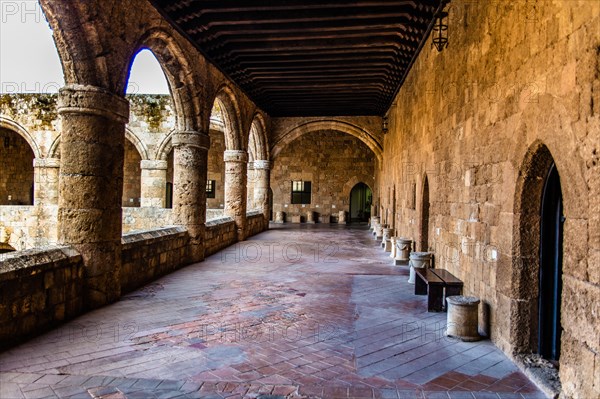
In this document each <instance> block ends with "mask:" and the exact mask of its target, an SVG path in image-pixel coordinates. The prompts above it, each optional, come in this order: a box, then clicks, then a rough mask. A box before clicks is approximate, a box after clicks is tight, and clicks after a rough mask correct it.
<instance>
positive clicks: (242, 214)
mask: <svg viewBox="0 0 600 399" xmlns="http://www.w3.org/2000/svg"><path fill="white" fill-rule="evenodd" d="M40 3H41V4H42V7H43V9H44V12H45V13H46V15H47V17H48V19H49V22H50V25H51V26H52V28H53V29H54V34H55V39H56V42H57V47H58V50H59V53H60V56H61V59H62V61H63V67H64V70H65V71H64V72H65V80H66V82H67V84H66V87H65V88H63V90H62V92H61V95H60V96H59V106H58V107H57V106H56V96H55V97H54V98H52V96H50V98H46V97H43V99H42V100H41V103H40V104H38V108H36V107H31V106H30V105H31V104H33V103H34V102H35V101H38V100H36V99H35V98H28V99H26V100H23V101H16V102H14V103H11V104H9V103H8V101H6V100H5V99H3V101H0V107H1V109H2V113H3V114H2V116H1V117H0V127H1V128H2V129H3V130H2V134H5V132H6V131H7V129H8V130H10V131H11V133H10V134H11V135H12V136H15V135H16V134H18V135H19V136H20V137H21V138H22V140H21V141H19V140H15V141H14V142H15V143H20V144H19V146H20V147H19V148H20V150H19V153H20V154H21V155H20V156H19V159H21V160H25V159H26V160H27V162H29V168H28V172H27V173H29V175H28V176H29V178H30V177H31V171H33V179H34V182H35V184H36V185H37V187H36V189H35V190H34V202H35V203H36V204H35V205H34V206H14V207H0V215H1V216H2V222H3V223H6V224H7V227H4V230H1V229H0V233H1V234H0V237H2V238H3V240H5V241H6V242H5V243H1V242H0V244H6V245H13V246H15V245H16V243H17V242H26V245H28V246H30V247H31V246H36V245H40V244H43V243H42V242H40V241H39V240H33V239H32V240H28V236H31V235H37V236H38V237H41V236H44V237H46V236H47V237H50V238H49V240H54V241H51V242H56V241H58V242H61V243H62V244H64V246H62V247H61V248H67V249H60V251H62V253H63V255H61V254H59V253H57V252H56V251H55V250H49V252H48V251H42V253H41V254H34V253H32V254H31V257H32V259H34V262H33V263H34V264H28V265H26V266H25V267H24V268H23V269H19V270H20V271H18V272H15V270H16V268H14V267H13V268H11V269H10V270H7V271H6V273H1V274H0V279H4V280H2V284H7V285H9V286H11V287H12V288H10V289H9V290H6V291H3V292H9V293H10V292H12V293H13V294H14V293H15V292H16V291H15V289H14V287H15V286H16V285H17V284H31V286H28V287H29V288H31V289H29V288H28V289H27V290H26V291H27V292H26V293H25V295H23V296H19V295H20V294H19V293H18V294H19V295H17V294H15V295H13V294H11V295H12V296H11V295H9V297H7V296H6V295H7V294H4V295H5V297H3V298H2V302H1V303H0V318H1V319H2V320H9V318H12V320H14V323H12V324H10V325H8V324H7V325H6V326H7V327H5V328H4V330H3V331H2V333H3V334H4V333H6V334H8V335H11V334H12V335H14V334H15V332H16V331H17V332H20V331H22V332H24V333H28V332H30V331H32V328H34V327H35V326H34V324H35V323H33V322H32V320H33V318H35V317H38V315H40V314H41V315H44V316H43V317H39V320H41V323H42V324H43V325H46V326H50V325H52V324H53V323H54V322H55V321H60V320H63V319H66V318H68V317H72V316H74V315H75V314H76V313H78V312H80V311H81V310H83V309H87V308H92V307H96V306H101V305H103V304H105V303H109V302H111V301H114V300H116V299H117V298H119V296H120V294H121V291H122V290H125V289H130V288H132V287H134V286H136V285H138V284H142V283H144V282H147V281H150V280H151V279H153V278H155V277H156V276H157V275H160V274H162V273H166V272H168V271H170V270H173V269H175V268H177V267H180V266H183V265H184V264H186V263H189V262H193V261H199V260H202V259H203V258H204V257H205V256H207V255H209V254H212V253H215V252H216V251H218V250H220V249H223V248H225V247H226V246H228V245H231V244H234V243H235V242H237V241H238V240H243V239H245V238H246V237H247V236H248V235H250V234H254V233H257V232H259V231H261V230H262V229H264V228H266V226H267V224H266V220H267V219H268V217H269V215H270V209H269V189H271V190H272V191H273V196H274V201H273V202H274V210H275V211H283V212H286V213H288V216H292V217H293V216H296V217H297V216H299V215H302V216H306V212H307V211H316V212H318V213H320V214H322V215H323V216H329V215H331V216H334V215H335V213H336V211H339V210H345V211H347V210H348V208H347V200H348V195H349V192H350V190H351V189H352V187H353V186H354V185H355V184H357V183H359V182H363V183H366V184H368V185H369V186H370V187H371V188H372V189H373V192H374V196H373V200H374V206H373V212H374V213H375V214H377V215H379V216H381V218H382V220H383V222H384V223H388V224H390V225H391V226H392V227H393V230H394V233H395V235H396V236H402V237H407V238H410V239H412V240H413V241H414V242H415V247H416V249H419V250H426V249H428V250H430V251H432V252H433V254H434V259H435V262H434V263H435V266H436V267H440V268H445V269H447V270H449V271H450V272H452V273H453V274H455V275H456V276H458V277H459V278H460V279H461V280H463V281H464V283H465V289H464V292H465V294H468V295H475V296H478V297H479V298H481V300H482V306H481V307H480V314H479V323H480V326H479V329H480V331H481V332H483V333H485V334H486V335H489V336H490V338H491V339H492V340H493V341H494V342H495V343H496V344H497V345H498V346H499V347H500V348H502V349H503V350H504V351H505V352H506V353H508V354H509V355H513V356H515V357H518V356H520V355H522V354H528V353H535V352H536V351H537V329H538V327H537V322H536V321H535V320H536V319H537V307H538V298H539V296H540V292H539V289H538V285H539V249H540V248H539V241H540V239H539V236H540V234H539V233H540V203H541V192H542V189H543V182H544V179H545V177H546V175H547V172H548V170H549V168H550V165H552V164H553V163H555V165H556V168H557V170H558V173H559V176H560V183H561V188H562V197H563V200H564V204H563V205H564V209H563V213H564V216H565V223H564V242H563V250H564V253H563V269H562V276H561V281H562V284H563V288H562V296H561V308H562V319H561V324H562V328H563V331H562V339H561V356H560V362H559V366H560V368H559V370H560V379H561V383H562V389H563V394H564V396H565V397H577V398H590V397H598V396H600V380H599V378H600V377H598V376H600V355H599V354H600V340H599V338H598V337H600V318H599V317H600V316H599V315H600V310H599V308H598V306H599V304H600V155H599V154H600V147H599V143H600V50H599V49H600V5H599V4H598V3H597V2H593V1H584V0H581V1H556V2H548V1H540V2H529V1H527V2H504V1H501V2H473V1H468V0H464V1H463V0H456V1H453V2H451V3H450V5H449V12H450V15H449V24H450V31H449V32H450V43H451V44H450V47H449V48H447V49H445V50H444V51H443V52H441V53H440V52H437V51H436V50H435V49H433V48H430V47H429V46H427V45H426V46H425V47H423V49H422V51H421V53H420V55H419V56H418V58H417V59H416V61H415V63H414V65H413V66H412V69H411V71H410V73H409V74H408V76H407V79H406V81H405V82H404V84H403V86H402V87H401V89H400V91H399V92H398V94H397V96H396V98H395V100H394V101H393V103H392V105H391V107H390V108H389V110H388V111H387V113H386V116H387V117H388V120H389V129H388V132H387V134H384V132H383V131H382V118H381V117H379V116H365V117H326V118H319V117H307V118H302V117H298V118H269V117H268V115H266V114H265V113H264V112H262V111H261V110H259V109H257V107H256V105H255V104H253V103H252V101H251V100H250V99H249V98H248V97H247V96H246V95H245V94H244V93H243V92H242V91H241V90H240V89H239V88H238V87H237V86H235V84H233V83H232V82H229V81H228V79H227V78H226V77H225V76H223V75H222V74H221V72H220V71H219V70H217V69H216V68H215V67H214V66H213V65H211V64H210V63H208V62H207V61H206V60H205V59H204V58H203V57H202V56H201V55H200V54H199V53H198V52H197V51H196V48H195V47H194V46H192V45H191V44H190V43H189V42H187V40H186V39H185V38H183V37H181V36H180V35H179V34H178V33H177V32H176V31H175V30H174V29H173V28H171V26H170V25H169V24H167V23H165V21H164V19H163V18H162V16H161V15H160V14H159V13H158V12H157V11H156V10H155V9H154V8H153V7H152V6H151V5H150V4H149V3H148V2H147V1H145V0H130V1H129V2H128V4H127V9H126V10H125V9H124V8H123V6H122V5H120V4H121V3H119V4H117V2H112V1H106V2H97V1H93V2H75V3H72V4H68V2H62V1H51V0H41V1H40ZM132 10H135V11H132ZM144 46H147V47H149V48H150V49H151V50H152V51H153V52H154V53H155V54H156V56H157V58H158V59H159V61H160V62H161V65H162V66H163V68H164V71H165V75H166V76H167V79H168V81H169V84H170V86H171V91H172V93H173V98H172V100H171V101H168V100H166V99H164V98H163V99H155V101H156V102H155V108H154V111H153V112H144V111H143V110H144V109H145V105H144V104H143V103H144V101H142V100H140V99H139V98H137V100H132V99H129V101H127V99H126V97H125V96H124V95H123V93H124V87H126V83H127V76H128V68H129V64H130V60H131V58H132V57H133V56H134V55H135V54H136V53H137V51H138V50H139V49H140V48H142V47H144ZM99 48H101V49H102V53H101V55H99V53H98V51H97V50H98V49H99ZM215 101H216V102H217V103H218V104H219V108H220V110H221V112H222V113H223V121H222V127H221V128H219V129H216V131H218V132H223V133H222V135H219V134H221V133H215V129H214V127H215V124H214V123H213V124H211V120H210V116H211V112H212V110H213V108H214V104H215ZM19 104H21V105H19ZM52 104H54V105H52ZM128 107H130V108H131V110H128ZM57 110H58V112H59V113H60V114H61V118H60V121H61V122H60V123H59V119H58V118H57ZM127 123H128V125H126V124H127ZM24 126H25V127H27V128H23V127H24ZM33 126H36V127H35V128H31V127H33ZM126 126H127V127H126ZM59 131H60V134H59ZM140 131H144V134H143V139H140V140H136V137H138V138H139V137H140V134H139V132H140ZM59 136H60V137H59ZM17 139H18V138H17ZM125 140H128V142H130V143H131V145H130V144H125V143H126V141H125ZM24 143H27V144H28V145H29V147H30V149H31V152H33V158H31V153H30V152H29V150H28V149H27V147H26V146H25V144H24ZM213 144H214V147H213ZM2 145H3V142H2V141H1V140H0V149H1V147H2ZM125 147H128V148H129V154H131V151H132V150H133V148H135V150H136V152H137V153H138V154H139V156H140V161H141V162H140V164H139V168H140V170H139V171H138V173H139V176H140V183H139V184H140V186H141V188H140V197H141V201H140V205H141V207H140V208H122V207H121V206H122V205H125V204H124V203H123V195H122V193H123V189H124V187H125V191H126V192H129V191H131V193H132V194H131V195H130V194H127V196H126V197H127V198H134V197H133V196H134V195H135V194H133V192H134V191H136V190H137V186H136V185H137V184H138V183H137V182H135V181H133V180H131V181H125V180H126V179H127V178H126V175H127V173H124V168H123V165H124V162H125V160H126V159H133V157H131V156H128V155H127V153H128V152H127V151H125ZM219 154H224V155H223V158H220V157H219V156H218V155H219ZM59 158H60V160H59ZM31 161H33V165H32V164H31ZM22 164H23V165H25V164H26V162H25V161H23V163H22ZM132 164H133V163H132ZM211 165H212V166H211ZM32 166H33V167H34V168H33V169H31V167H32ZM59 166H60V169H59ZM213 166H215V167H214V169H211V168H213ZM13 169H14V168H13ZM23 170H25V169H23ZM59 170H60V176H59ZM11 173H15V170H12V169H11ZM248 177H250V178H251V182H250V183H248V181H247V180H248ZM219 178H221V179H222V184H218V186H217V187H218V190H217V195H218V196H221V195H222V197H218V198H215V200H214V201H213V205H214V206H215V207H220V204H221V203H222V204H223V208H224V209H223V211H222V212H223V214H224V215H225V216H224V217H222V218H221V219H215V220H212V221H206V216H207V215H208V214H209V212H207V209H206V208H207V202H206V198H205V197H204V192H205V185H206V180H207V179H214V180H218V179H219ZM292 180H309V181H311V182H313V201H311V204H310V206H308V205H307V206H306V207H302V206H301V205H294V206H292V205H291V204H290V200H289V198H290V190H291V181H292ZM1 181H2V180H0V182H1ZM167 182H172V183H173V185H174V195H173V209H172V210H169V209H164V208H163V207H164V205H165V197H164V191H163V189H164V187H165V186H166V183H167ZM124 183H125V184H124ZM0 189H1V186H0ZM25 189H26V187H25V186H23V187H21V188H19V190H18V191H19V192H25ZM219 190H222V192H221V193H219ZM0 195H2V192H0ZM250 197H252V198H250ZM425 199H427V200H425ZM126 203H127V205H129V204H130V202H129V201H126ZM217 204H218V205H217ZM286 204H288V206H287V207H285V205H286ZM313 204H314V205H315V206H314V208H313V207H312V205H313ZM136 205H137V204H136ZM316 205H319V207H318V208H317V207H316ZM334 206H335V208H334ZM253 207H254V208H257V209H259V211H258V212H256V211H252V212H248V211H249V210H250V209H251V208H253ZM218 212H221V211H220V210H219V211H218ZM41 219H44V220H50V221H51V223H49V225H50V226H52V223H54V225H56V223H58V226H59V227H58V229H57V228H56V227H55V228H52V227H48V226H39V224H36V221H37V220H41ZM55 220H57V222H56V221H55ZM323 220H325V219H323ZM153 222H154V223H157V224H158V225H161V226H165V225H172V224H177V225H178V226H179V227H170V228H167V229H163V230H161V231H156V229H154V230H151V231H146V232H144V233H139V234H140V235H136V236H126V237H125V238H124V237H123V235H122V232H123V231H126V230H129V229H132V228H143V227H157V226H156V225H155V226H150V225H149V223H153ZM9 223H10V226H9V225H8V224H9ZM0 227H2V226H0ZM15 227H18V228H17V229H15ZM8 228H10V229H11V231H9V229H8ZM169 229H174V230H169ZM0 248H1V247H0ZM18 249H20V248H18ZM52 251H54V252H52ZM65 251H66V252H65ZM138 251H148V253H149V254H150V255H149V259H151V262H150V263H149V264H147V265H144V262H143V261H142V260H141V258H140V256H139V253H138ZM67 252H68V253H67ZM48 254H54V255H52V256H55V258H53V257H52V256H51V255H48ZM22 255H23V254H20V253H15V254H13V255H9V257H10V258H11V259H12V257H19V256H22ZM47 257H50V258H51V259H50V261H48V259H46V258H47ZM12 262H14V261H12V260H10V261H9V262H3V263H2V267H3V268H6V264H7V263H11V264H13V263H12ZM46 263H50V264H51V265H50V266H40V265H45V264H46ZM65 264H67V266H65ZM13 266H14V264H13ZM145 266H147V267H146V269H144V267H145ZM37 268H41V269H39V270H40V271H39V275H38V274H35V275H32V274H31V273H32V272H33V271H36V270H38V269H37ZM55 268H56V270H57V271H56V273H58V274H57V275H54V274H52V273H55V272H54V269H55ZM65 268H66V269H65ZM63 269H65V270H67V269H68V270H71V272H70V278H65V279H64V284H65V287H64V288H65V290H66V291H68V292H65V294H64V298H63V296H62V294H61V293H60V289H58V288H59V287H56V284H57V281H63V280H60V278H62V277H60V276H61V273H63V272H61V270H63ZM50 270H52V273H50ZM138 270H139V271H140V272H139V273H137V271H138ZM15 273H16V274H15ZM36 273H37V272H36ZM64 273H65V276H66V274H68V273H67V272H64ZM136 273H137V274H139V279H140V280H139V281H138V280H136V278H137V277H136V276H137V275H136V276H134V274H136ZM2 276H4V277H2ZM6 276H8V277H6ZM42 276H43V280H44V281H43V284H42ZM47 276H50V277H47ZM52 276H53V277H52ZM57 276H58V277H57ZM53 278H54V280H52V279H53ZM61 284H62V283H61ZM75 286H77V287H80V288H79V289H77V288H73V287H75ZM69 287H70V288H69ZM81 287H83V288H81ZM124 287H125V288H124ZM61 289H62V288H61ZM43 298H50V299H47V300H46V299H43ZM7 301H13V302H15V303H18V304H19V305H18V306H16V307H13V308H11V309H10V310H9V309H8V307H7V306H6V304H7V303H8V302H7ZM44 301H45V302H44ZM42 302H44V303H46V304H47V308H44V307H43V306H42V305H41V304H42ZM69 309H70V310H69ZM63 311H64V312H65V313H64V315H63V313H62V312H63Z"/></svg>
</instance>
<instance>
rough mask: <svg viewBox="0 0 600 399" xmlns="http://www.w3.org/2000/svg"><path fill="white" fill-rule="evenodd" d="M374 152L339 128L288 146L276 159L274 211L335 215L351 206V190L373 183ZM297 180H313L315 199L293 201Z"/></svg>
mask: <svg viewBox="0 0 600 399" xmlns="http://www.w3.org/2000/svg"><path fill="white" fill-rule="evenodd" d="M374 165H375V155H374V153H373V152H372V151H371V150H370V149H369V148H368V147H367V146H366V145H365V144H364V143H363V142H362V141H360V140H359V139H357V138H356V137H353V136H351V135H349V134H345V133H340V132H337V131H319V132H312V133H307V134H305V135H303V136H301V137H300V138H297V139H296V140H294V141H292V142H291V143H290V144H288V145H287V146H286V147H284V148H283V149H282V150H281V152H280V153H279V155H278V156H277V158H275V160H274V161H273V169H272V171H271V188H272V189H273V212H278V211H282V212H285V213H286V218H287V221H292V218H293V217H294V216H302V217H306V212H307V211H314V212H317V213H318V214H319V215H323V216H328V215H333V216H334V218H335V220H337V215H338V213H339V211H342V210H343V211H346V212H348V210H349V205H350V204H349V199H350V191H351V190H352V188H353V187H354V186H355V185H356V184H358V183H360V182H363V183H366V184H367V185H369V186H370V187H373V181H374V180H373V174H374ZM293 180H303V181H310V182H311V185H312V197H311V203H310V204H308V205H298V204H292V203H291V189H292V183H291V182H292V181H293Z"/></svg>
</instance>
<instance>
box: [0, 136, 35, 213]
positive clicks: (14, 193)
mask: <svg viewBox="0 0 600 399" xmlns="http://www.w3.org/2000/svg"><path fill="white" fill-rule="evenodd" d="M33 158H34V155H33V151H32V150H31V147H29V144H28V143H27V142H26V141H25V139H23V138H22V137H21V136H20V135H18V134H16V133H14V132H12V131H10V130H8V129H3V128H0V163H1V164H2V169H1V171H2V173H0V205H32V204H33V196H32V195H33V190H32V185H33ZM9 197H10V199H9Z"/></svg>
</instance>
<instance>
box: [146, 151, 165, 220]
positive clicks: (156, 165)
mask: <svg viewBox="0 0 600 399" xmlns="http://www.w3.org/2000/svg"><path fill="white" fill-rule="evenodd" d="M141 168H142V201H141V206H144V207H157V208H164V207H165V196H166V186H167V161H154V160H152V161H150V160H146V159H144V160H142V163H141Z"/></svg>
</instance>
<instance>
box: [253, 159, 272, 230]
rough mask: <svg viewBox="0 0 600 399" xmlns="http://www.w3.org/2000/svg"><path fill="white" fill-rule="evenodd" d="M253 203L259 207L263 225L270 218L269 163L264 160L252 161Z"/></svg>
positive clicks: (267, 224) (267, 222)
mask: <svg viewBox="0 0 600 399" xmlns="http://www.w3.org/2000/svg"><path fill="white" fill-rule="evenodd" d="M254 176H255V179H254V205H255V206H256V207H257V208H258V209H260V210H261V211H262V213H263V217H264V219H265V227H268V226H269V219H271V206H270V204H269V186H270V182H271V163H270V162H269V161H266V160H258V161H254Z"/></svg>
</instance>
